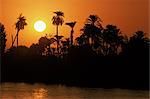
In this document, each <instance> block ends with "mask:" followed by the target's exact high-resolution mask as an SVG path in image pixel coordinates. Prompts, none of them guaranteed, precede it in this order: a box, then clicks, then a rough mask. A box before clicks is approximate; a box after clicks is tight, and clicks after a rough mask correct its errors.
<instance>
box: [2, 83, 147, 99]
mask: <svg viewBox="0 0 150 99" xmlns="http://www.w3.org/2000/svg"><path fill="white" fill-rule="evenodd" d="M148 96H149V92H148V91H142V90H138V91H135V90H126V89H102V88H79V87H66V86H62V85H44V84H38V83H37V84H26V83H3V84H1V91H0V99H149V97H148Z"/></svg>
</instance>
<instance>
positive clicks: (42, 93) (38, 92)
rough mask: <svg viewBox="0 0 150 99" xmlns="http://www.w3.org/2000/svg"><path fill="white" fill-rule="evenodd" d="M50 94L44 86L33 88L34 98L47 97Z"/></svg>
mask: <svg viewBox="0 0 150 99" xmlns="http://www.w3.org/2000/svg"><path fill="white" fill-rule="evenodd" d="M47 96H48V90H47V89H44V88H38V89H33V98H34V99H45V98H46V97H47Z"/></svg>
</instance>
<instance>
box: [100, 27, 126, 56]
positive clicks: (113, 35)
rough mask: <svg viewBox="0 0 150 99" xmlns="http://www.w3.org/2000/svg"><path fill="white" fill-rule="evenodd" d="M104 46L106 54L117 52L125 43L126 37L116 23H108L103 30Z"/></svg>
mask: <svg viewBox="0 0 150 99" xmlns="http://www.w3.org/2000/svg"><path fill="white" fill-rule="evenodd" d="M102 38H103V48H104V49H105V51H103V52H105V55H108V54H117V53H118V48H119V47H120V46H121V44H123V40H124V37H123V36H122V35H121V32H120V29H118V28H117V26H114V25H107V26H106V29H104V31H103V35H102Z"/></svg>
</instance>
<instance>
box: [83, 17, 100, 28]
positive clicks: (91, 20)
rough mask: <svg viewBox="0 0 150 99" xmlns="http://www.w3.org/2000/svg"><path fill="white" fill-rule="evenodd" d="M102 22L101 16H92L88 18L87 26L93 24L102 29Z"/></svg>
mask: <svg viewBox="0 0 150 99" xmlns="http://www.w3.org/2000/svg"><path fill="white" fill-rule="evenodd" d="M101 22H102V20H101V19H100V18H99V16H97V15H90V16H89V17H88V18H87V21H86V24H91V25H93V26H96V27H99V28H100V29H102V28H103V27H102V25H101Z"/></svg>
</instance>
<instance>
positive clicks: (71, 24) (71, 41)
mask: <svg viewBox="0 0 150 99" xmlns="http://www.w3.org/2000/svg"><path fill="white" fill-rule="evenodd" d="M75 24H76V21H75V22H68V23H66V25H68V26H70V27H71V33H70V45H71V46H72V44H73V33H74V30H73V29H74V26H75Z"/></svg>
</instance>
